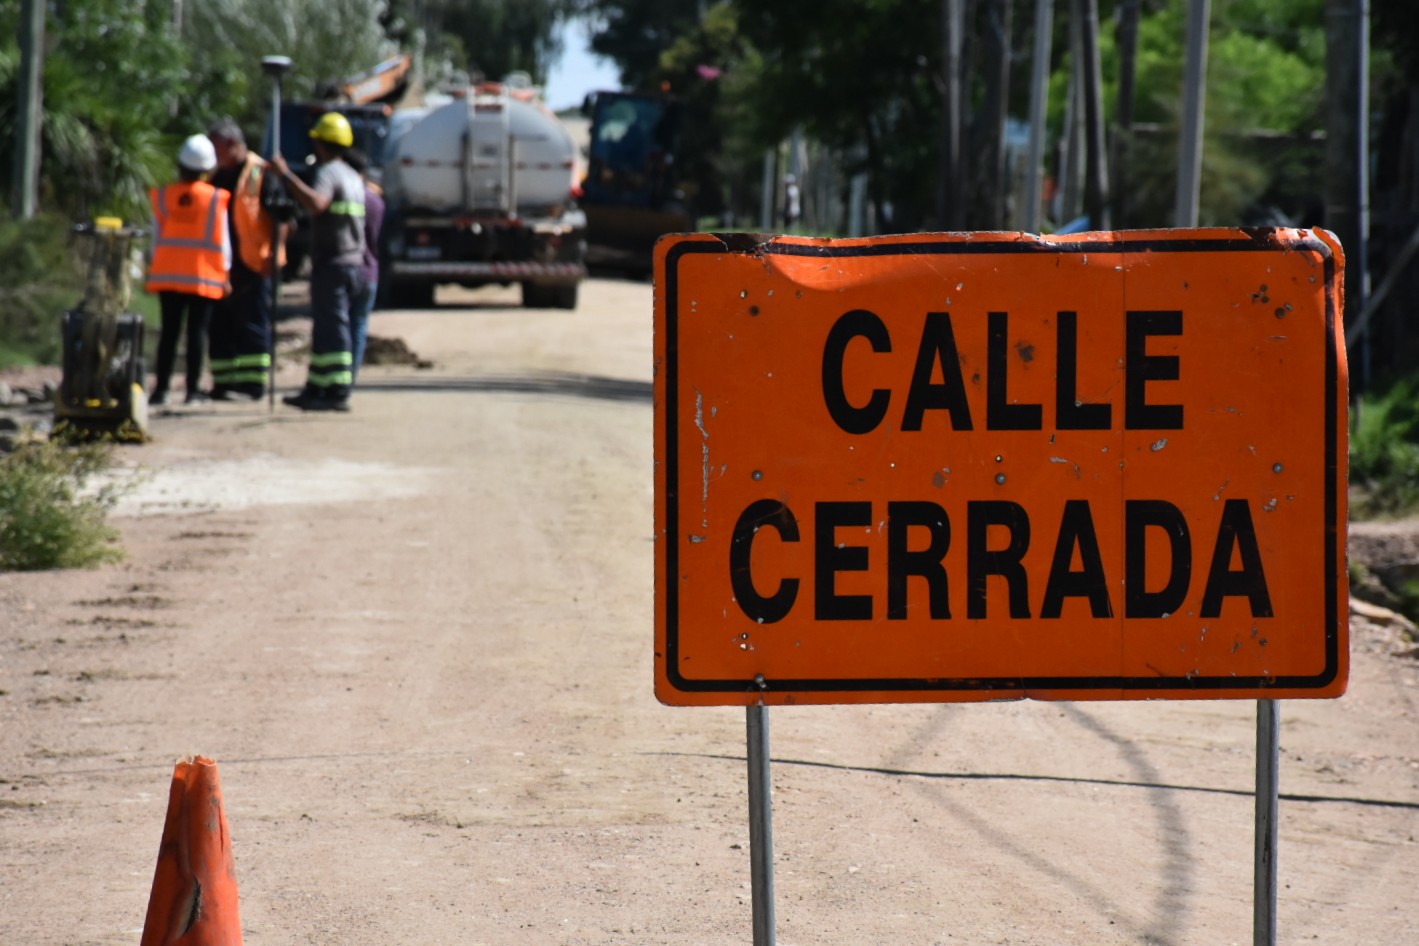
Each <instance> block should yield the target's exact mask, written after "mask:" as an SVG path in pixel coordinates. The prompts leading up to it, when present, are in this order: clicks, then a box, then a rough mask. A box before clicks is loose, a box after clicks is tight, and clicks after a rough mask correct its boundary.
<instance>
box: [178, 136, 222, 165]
mask: <svg viewBox="0 0 1419 946" xmlns="http://www.w3.org/2000/svg"><path fill="white" fill-rule="evenodd" d="M177 163H178V164H180V165H182V166H183V167H185V168H187V170H189V171H210V170H212V168H214V167H216V166H217V149H216V148H214V147H212V139H211V138H208V137H207V136H206V135H193V136H192V137H190V138H188V139H187V140H186V141H184V142H183V143H182V150H181V151H179V152H178V153H177Z"/></svg>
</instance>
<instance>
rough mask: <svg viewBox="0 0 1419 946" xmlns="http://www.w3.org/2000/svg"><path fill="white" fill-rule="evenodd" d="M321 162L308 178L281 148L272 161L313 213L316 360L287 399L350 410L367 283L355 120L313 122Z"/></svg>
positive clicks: (308, 407) (313, 407)
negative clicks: (350, 154)
mask: <svg viewBox="0 0 1419 946" xmlns="http://www.w3.org/2000/svg"><path fill="white" fill-rule="evenodd" d="M310 137H311V138H312V139H314V147H315V157H316V160H317V162H318V164H317V165H316V170H315V179H314V180H313V181H312V182H311V183H310V184H307V183H305V181H303V180H301V179H300V178H299V177H297V176H296V175H295V174H293V173H291V169H290V167H289V166H287V164H286V160H285V158H283V157H282V156H281V155H279V154H278V155H276V156H274V157H273V158H272V159H271V165H272V167H274V168H275V169H276V172H277V173H278V174H280V175H281V177H282V178H283V179H284V180H285V182H286V184H287V186H288V187H289V188H290V192H291V194H292V196H294V197H295V199H296V202H297V203H299V204H300V205H301V206H302V207H304V208H305V209H306V210H308V211H310V213H311V216H312V223H311V240H310V314H311V323H312V324H311V338H310V367H309V369H308V371H307V374H306V383H305V387H304V388H302V389H301V391H300V393H299V394H288V395H286V396H285V397H283V398H281V400H282V401H284V402H285V403H287V404H289V405H291V406H292V407H298V408H300V409H301V410H303V411H348V410H349V409H350V385H351V384H352V383H353V381H354V364H355V362H354V346H353V344H352V341H351V337H350V303H351V300H353V299H355V298H356V297H357V296H359V295H361V294H362V292H363V289H364V279H365V276H364V273H363V269H362V267H363V266H364V257H365V183H364V180H363V179H362V178H361V177H360V175H359V173H358V172H357V171H356V170H355V169H354V168H352V167H350V165H348V164H346V163H345V161H344V154H345V151H346V149H347V148H349V147H351V146H352V145H353V144H354V143H355V135H354V132H353V131H352V130H351V129H350V122H349V120H348V119H346V118H345V116H344V115H341V114H340V113H339V112H326V113H325V114H324V115H322V116H320V119H319V120H318V121H317V122H316V123H315V127H313V128H312V129H311V130H310Z"/></svg>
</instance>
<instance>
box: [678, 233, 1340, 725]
mask: <svg viewBox="0 0 1419 946" xmlns="http://www.w3.org/2000/svg"><path fill="white" fill-rule="evenodd" d="M1342 272H1343V264H1342V259H1341V254H1340V249H1339V246H1338V244H1337V243H1336V242H1335V241H1334V239H1333V238H1332V237H1331V236H1330V235H1329V234H1325V233H1323V232H1319V231H1301V230H1245V231H1243V230H1220V229H1219V230H1170V231H1146V232H1145V231H1137V232H1119V233H1092V234H1083V235H1075V236H1071V237H1067V238H1041V237H1036V236H1028V235H1023V234H951V235H910V236H895V237H879V238H872V239H867V240H850V241H825V240H814V239H807V238H796V237H778V238H774V239H771V240H770V239H767V238H764V241H763V242H761V241H760V240H759V239H758V238H752V237H748V236H746V235H742V234H741V235H725V236H716V235H710V234H695V235H684V236H675V237H669V238H666V239H664V240H662V241H661V242H660V244H659V246H658V248H657V252H656V298H655V328H656V338H655V359H656V376H655V415H656V416H655V433H656V440H655V459H656V474H655V475H656V481H655V484H656V559H655V569H656V605H655V607H656V622H655V635H656V636H655V686H656V695H657V696H658V697H659V698H660V699H661V700H662V701H664V702H666V703H671V704H679V705H741V704H746V703H749V702H752V701H756V700H758V699H761V698H762V699H763V700H764V701H765V702H766V703H770V704H783V703H848V702H897V701H923V702H938V701H964V700H982V699H1002V698H1005V699H1008V698H1019V697H1030V698H1038V699H1154V698H1189V699H1217V698H1261V697H1265V698H1281V697H1287V698H1293V697H1333V696H1339V695H1340V694H1341V693H1343V692H1344V689H1345V684H1346V678H1347V673H1348V656H1349V655H1348V646H1349V645H1348V635H1347V629H1348V621H1347V611H1348V590H1347V589H1348V586H1347V582H1346V570H1345V558H1344V555H1345V522H1346V505H1345V485H1346V460H1345V458H1346V449H1347V438H1346V419H1347V414H1346V410H1347V408H1346V366H1345V352H1344V341H1343V332H1342V326H1341V325H1340V319H1339V315H1338V313H1340V312H1341V311H1342V307H1341V273H1342Z"/></svg>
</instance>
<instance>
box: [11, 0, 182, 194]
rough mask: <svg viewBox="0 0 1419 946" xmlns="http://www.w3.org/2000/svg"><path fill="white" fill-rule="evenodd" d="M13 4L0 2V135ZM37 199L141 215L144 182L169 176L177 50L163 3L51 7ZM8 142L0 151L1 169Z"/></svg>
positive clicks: (89, 1) (83, 2) (112, 0)
mask: <svg viewBox="0 0 1419 946" xmlns="http://www.w3.org/2000/svg"><path fill="white" fill-rule="evenodd" d="M18 13H19V4H18V3H13V2H11V3H4V4H0V35H3V36H5V37H7V39H6V40H5V41H4V45H2V46H0V83H3V86H4V87H3V89H0V133H3V134H4V135H5V136H6V137H7V138H9V140H11V141H13V140H14V136H15V134H16V129H15V111H14V106H15V94H16V93H15V85H14V82H15V75H16V69H17V68H18V47H17V46H16V44H15V36H16V35H17V25H18V24H17V19H16V18H17V17H18ZM47 33H48V44H49V48H48V50H47V53H46V57H45V69H44V100H43V109H44V117H43V122H42V125H41V128H42V131H41V135H42V138H41V149H42V153H43V161H44V163H43V165H42V168H41V187H40V205H41V206H42V207H46V208H48V209H51V210H57V211H59V212H60V213H63V214H64V215H66V216H69V217H89V216H93V215H96V214H99V213H116V214H119V215H120V216H125V217H131V216H135V215H138V216H144V215H146V207H147V196H146V191H147V188H148V187H149V186H150V185H151V184H152V183H153V182H154V181H156V180H158V179H159V178H160V177H162V176H165V175H166V174H169V173H171V168H172V165H173V155H174V154H175V145H173V143H172V137H171V136H169V135H168V134H167V132H168V128H169V126H170V125H171V123H172V121H173V108H174V106H175V105H176V104H177V103H178V97H179V93H180V91H181V89H182V88H183V79H184V71H183V63H184V61H185V56H184V52H183V50H182V48H181V45H180V44H179V43H178V42H177V39H176V37H175V36H173V34H172V30H171V25H170V23H169V22H168V20H167V13H166V10H165V9H164V8H162V7H160V6H158V5H156V4H149V5H145V6H143V7H141V8H140V9H138V10H136V11H135V10H134V9H133V8H132V6H131V5H130V4H128V3H126V2H124V0H69V2H68V3H65V4H62V5H59V6H57V7H56V8H54V9H53V10H52V11H50V13H49V17H48V24H47ZM14 153H15V152H14V149H13V148H10V149H4V151H3V152H0V164H3V165H4V168H3V170H4V172H5V174H6V175H7V178H6V179H8V174H9V173H10V172H11V168H10V162H11V161H12V160H13V158H14Z"/></svg>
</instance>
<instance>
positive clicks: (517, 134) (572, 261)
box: [379, 76, 586, 309]
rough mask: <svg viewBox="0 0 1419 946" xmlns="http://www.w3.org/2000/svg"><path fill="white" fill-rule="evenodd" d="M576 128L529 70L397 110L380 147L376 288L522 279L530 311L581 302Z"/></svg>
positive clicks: (403, 301)
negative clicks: (546, 100)
mask: <svg viewBox="0 0 1419 946" xmlns="http://www.w3.org/2000/svg"><path fill="white" fill-rule="evenodd" d="M577 172H578V154H577V147H576V144H575V142H574V141H573V140H572V137H571V134H570V133H569V132H568V130H567V129H566V127H565V126H564V125H563V124H562V123H561V121H560V120H559V119H558V118H557V117H556V115H554V114H553V113H552V111H551V110H550V109H548V108H547V106H546V105H545V104H543V103H542V101H541V99H540V98H538V96H537V93H536V90H535V89H533V88H532V86H531V83H530V82H529V81H528V80H527V79H526V77H525V76H518V77H510V78H509V79H508V80H506V81H504V82H501V83H480V84H477V85H474V86H472V87H470V88H467V89H466V90H464V91H463V93H462V94H461V95H457V96H455V97H454V98H452V99H451V100H450V101H448V102H447V103H446V104H442V105H436V106H431V107H422V108H417V109H401V110H399V111H396V112H395V113H394V115H393V116H392V119H391V123H390V132H389V140H388V142H387V144H386V148H385V152H384V175H383V179H382V183H383V187H384V199H385V217H384V228H383V231H382V235H381V241H380V242H381V244H382V245H381V252H380V276H379V287H380V294H381V296H382V298H383V301H384V302H385V303H387V304H388V305H391V306H398V307H420V306H428V305H432V304H433V300H434V288H435V287H436V286H437V285H439V284H441V283H457V284H460V285H463V286H482V285H488V284H502V285H510V284H512V283H517V284H519V285H520V286H521V289H522V302H523V305H524V306H528V307H531V308H556V309H574V308H576V303H577V290H578V287H579V285H580V283H581V280H582V279H584V278H585V277H586V263H585V255H586V215H585V214H584V213H583V212H582V211H581V210H580V209H579V208H578V206H577V204H576V202H575V195H574V189H575V187H576V184H577Z"/></svg>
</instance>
